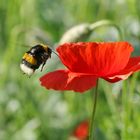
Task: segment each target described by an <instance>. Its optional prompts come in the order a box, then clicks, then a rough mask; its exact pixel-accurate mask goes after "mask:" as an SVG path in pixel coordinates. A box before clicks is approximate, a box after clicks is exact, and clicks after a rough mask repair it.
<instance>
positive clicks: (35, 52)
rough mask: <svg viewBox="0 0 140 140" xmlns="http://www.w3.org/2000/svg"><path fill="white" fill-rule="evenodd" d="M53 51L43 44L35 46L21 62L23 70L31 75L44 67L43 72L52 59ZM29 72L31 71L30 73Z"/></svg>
mask: <svg viewBox="0 0 140 140" xmlns="http://www.w3.org/2000/svg"><path fill="white" fill-rule="evenodd" d="M51 53H52V50H51V49H50V48H49V47H48V46H46V45H43V44H38V45H36V46H33V47H32V48H31V49H30V50H29V51H27V52H26V53H25V54H24V56H23V58H22V61H21V65H20V67H21V70H22V71H23V72H24V73H26V74H28V75H31V74H32V73H33V72H34V71H35V70H36V69H38V68H39V67H40V65H42V68H41V71H42V69H43V67H44V65H45V63H46V61H47V60H48V59H49V58H51ZM28 70H29V71H28Z"/></svg>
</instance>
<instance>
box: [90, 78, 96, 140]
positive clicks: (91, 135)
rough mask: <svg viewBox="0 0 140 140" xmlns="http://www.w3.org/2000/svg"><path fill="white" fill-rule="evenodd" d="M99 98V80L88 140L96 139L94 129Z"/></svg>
mask: <svg viewBox="0 0 140 140" xmlns="http://www.w3.org/2000/svg"><path fill="white" fill-rule="evenodd" d="M97 97H98V80H97V85H96V88H95V95H94V103H93V110H92V117H91V122H90V129H89V139H88V140H93V139H94V133H93V129H94V120H95V113H96V106H97Z"/></svg>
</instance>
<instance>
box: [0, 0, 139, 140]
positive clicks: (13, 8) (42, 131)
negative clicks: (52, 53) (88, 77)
mask: <svg viewBox="0 0 140 140" xmlns="http://www.w3.org/2000/svg"><path fill="white" fill-rule="evenodd" d="M137 3H139V1H138V0H134V1H131V0H124V1H119V0H114V1H113V2H112V1H111V0H108V1H103V0H102V1H98V0H83V1H81V0H77V1H73V0H67V1H66V0H58V1H52V0H47V1H45V0H39V1H37V0H24V1H23V0H11V1H10V0H0V139H1V140H19V139H21V140H67V139H68V137H69V136H70V135H71V134H72V131H73V128H74V127H75V126H76V124H77V123H78V122H80V121H82V120H84V119H89V118H90V116H91V110H92V108H91V106H92V97H91V92H93V91H92V90H91V91H87V92H86V93H85V94H79V93H74V92H69V91H67V92H65V93H61V92H58V91H53V90H46V89H44V88H43V87H41V86H40V83H39V78H40V77H41V76H42V75H43V74H45V73H46V72H49V71H53V70H55V69H57V67H61V66H62V65H61V64H60V63H59V61H58V60H57V58H55V57H52V59H51V60H49V62H48V63H47V64H46V66H45V69H44V71H43V72H42V73H41V72H40V71H39V70H38V71H37V72H36V73H35V74H34V75H33V76H32V77H31V78H28V76H26V75H23V74H22V72H21V71H20V69H19V64H20V61H21V58H22V55H23V54H24V52H25V51H27V50H28V49H29V47H28V46H32V45H34V44H36V43H48V44H51V46H52V47H53V46H54V45H55V44H56V43H58V42H59V41H60V40H61V37H62V35H63V34H64V32H65V31H67V30H68V29H69V28H70V27H73V26H75V25H77V24H82V23H91V24H92V23H95V22H96V21H100V20H103V19H107V20H111V21H112V22H113V23H115V25H117V27H118V28H119V29H121V31H122V32H123V35H124V40H127V41H130V43H132V44H133V45H134V47H135V49H136V51H135V52H134V54H138V55H139V52H140V47H139V44H140V29H139V28H138V27H140V15H139V6H138V4H137ZM135 28H136V29H135ZM119 37H120V36H119V32H118V31H117V30H116V28H114V26H110V25H109V26H102V27H99V28H98V29H96V30H94V31H93V32H92V34H91V35H90V36H88V37H85V38H84V40H86V41H110V40H112V41H116V40H120V38H119ZM80 41H82V40H80ZM139 82H140V76H139V73H137V74H135V75H133V76H132V77H130V78H129V79H128V80H127V81H124V82H123V83H121V82H120V83H116V84H112V85H111V84H110V83H107V82H105V81H103V80H100V85H99V87H100V88H99V97H98V105H97V113H96V117H95V126H96V129H95V133H96V140H139V139H140V133H139V131H140V109H139V108H140V84H139Z"/></svg>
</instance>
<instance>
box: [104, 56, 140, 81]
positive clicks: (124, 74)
mask: <svg viewBox="0 0 140 140" xmlns="http://www.w3.org/2000/svg"><path fill="white" fill-rule="evenodd" d="M138 70H140V57H132V58H130V59H129V62H128V64H127V66H126V67H125V68H124V69H123V70H121V71H120V72H119V73H117V74H116V75H115V76H111V77H107V78H104V79H105V80H107V81H109V82H112V83H114V82H118V81H120V80H125V79H127V78H128V77H129V76H130V75H131V74H132V73H134V72H136V71H138Z"/></svg>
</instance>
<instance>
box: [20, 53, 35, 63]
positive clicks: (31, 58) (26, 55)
mask: <svg viewBox="0 0 140 140" xmlns="http://www.w3.org/2000/svg"><path fill="white" fill-rule="evenodd" d="M23 59H25V60H26V61H27V62H29V63H30V64H33V65H36V64H37V61H36V59H35V58H34V57H33V56H32V55H30V54H28V53H25V54H24V56H23Z"/></svg>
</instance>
